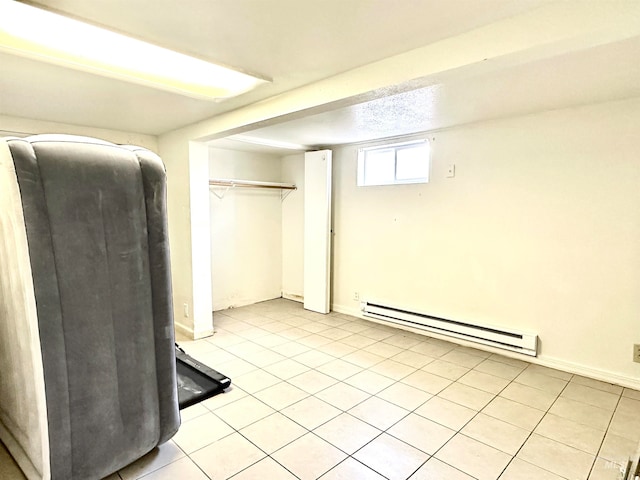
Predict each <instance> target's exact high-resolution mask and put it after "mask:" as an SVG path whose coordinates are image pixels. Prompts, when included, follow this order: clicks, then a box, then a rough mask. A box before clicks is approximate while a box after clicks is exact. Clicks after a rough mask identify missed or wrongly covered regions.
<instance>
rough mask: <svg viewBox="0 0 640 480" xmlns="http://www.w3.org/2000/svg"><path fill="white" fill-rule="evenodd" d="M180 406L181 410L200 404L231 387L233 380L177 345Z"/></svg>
mask: <svg viewBox="0 0 640 480" xmlns="http://www.w3.org/2000/svg"><path fill="white" fill-rule="evenodd" d="M176 367H177V368H176V370H177V373H178V404H179V405H180V410H183V409H185V408H187V407H190V406H191V405H195V404H196V403H200V402H202V401H203V400H206V399H207V398H211V397H213V396H214V395H217V394H218V393H222V392H223V391H224V389H225V388H229V386H230V385H231V379H230V378H228V377H226V376H224V375H223V374H222V373H220V372H218V371H216V370H214V369H213V368H210V367H207V366H206V365H205V364H203V363H200V362H198V361H197V360H195V359H193V358H191V357H190V356H189V355H187V354H186V353H184V350H182V349H181V348H180V347H179V346H177V345H176Z"/></svg>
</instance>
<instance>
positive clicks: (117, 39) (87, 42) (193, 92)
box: [0, 0, 269, 100]
mask: <svg viewBox="0 0 640 480" xmlns="http://www.w3.org/2000/svg"><path fill="white" fill-rule="evenodd" d="M0 51H3V52H6V53H10V54H14V55H21V56H24V57H27V58H31V59H34V60H40V61H44V62H49V63H53V64H56V65H61V66H64V67H69V68H74V69H78V70H82V71H86V72H91V73H94V74H98V75H103V76H107V77H112V78H117V79H120V80H126V81H129V82H133V83H138V84H141V85H146V86H149V87H153V88H158V89H162V90H167V91H170V92H174V93H179V94H182V95H187V96H190V97H194V98H200V99H207V100H213V99H224V98H229V97H233V96H236V95H240V94H241V93H244V92H246V91H248V90H251V89H253V88H255V87H256V86H258V85H260V84H262V83H265V82H268V81H269V80H266V79H264V78H259V77H256V76H253V75H248V74H245V73H242V72H238V71H235V70H231V69H229V68H226V67H222V66H220V65H215V64H213V63H209V62H206V61H204V60H200V59H198V58H194V57H190V56H188V55H184V54H182V53H178V52H174V51H172V50H168V49H166V48H162V47H158V46H156V45H152V44H150V43H146V42H143V41H140V40H136V39H134V38H131V37H127V36H125V35H122V34H119V33H115V32H112V31H109V30H105V29H103V28H98V27H96V26H93V25H89V24H86V23H83V22H80V21H78V20H74V19H71V18H68V17H65V16H62V15H58V14H56V13H52V12H50V11H47V10H41V9H39V8H35V7H32V6H30V5H26V4H23V3H19V2H16V1H13V0H0Z"/></svg>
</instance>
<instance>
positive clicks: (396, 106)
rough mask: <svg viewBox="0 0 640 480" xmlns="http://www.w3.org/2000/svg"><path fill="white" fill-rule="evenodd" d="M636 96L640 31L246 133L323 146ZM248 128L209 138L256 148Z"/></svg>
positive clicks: (221, 144) (228, 145)
mask: <svg viewBox="0 0 640 480" xmlns="http://www.w3.org/2000/svg"><path fill="white" fill-rule="evenodd" d="M632 97H640V37H635V38H632V39H629V40H625V41H621V42H615V43H610V44H606V45H602V46H599V47H595V48H590V49H586V50H579V51H576V52H572V53H571V54H565V55H559V56H556V57H552V58H545V59H543V60H539V61H535V62H530V63H525V64H521V65H517V66H513V67H509V68H505V69H500V70H497V71H491V72H490V73H485V74H481V75H476V76H472V77H465V78H463V79H457V80H453V81H449V82H447V83H446V84H436V85H431V86H428V87H423V88H419V89H415V90H410V91H407V92H403V93H399V94H396V95H391V96H387V97H383V98H380V99H377V100H372V101H369V102H365V103H360V104H356V105H352V106H348V107H344V108H339V109H336V110H332V111H329V112H324V113H320V114H316V115H310V116H308V117H306V118H302V119H298V120H293V121H289V122H283V123H279V124H275V125H272V126H268V127H264V128H260V129H255V130H253V131H251V132H250V133H249V134H247V135H250V136H251V137H252V139H257V138H264V139H267V140H274V139H279V140H285V141H287V142H291V143H294V144H302V145H307V146H311V147H316V148H318V147H323V146H332V145H340V144H346V143H358V142H366V141H371V140H375V139H381V138H391V137H397V136H403V135H410V134H412V133H418V132H425V131H433V130H437V129H442V128H446V127H450V126H454V125H461V124H468V123H473V122H477V121H480V120H489V119H497V118H503V117H508V116H515V115H526V114H530V113H535V112H541V111H547V110H554V109H559V108H568V107H573V106H579V105H585V104H589V103H598V102H605V101H614V100H622V99H626V98H632ZM244 135H245V134H243V135H238V136H230V137H228V138H226V139H221V140H214V141H213V142H210V143H211V144H212V145H214V146H216V147H219V148H232V149H240V150H256V147H255V145H251V144H244V145H243V142H242V141H237V140H235V139H236V138H239V139H240V138H242V137H243V136H244ZM262 151H264V152H271V153H286V150H283V149H277V150H275V149H273V148H265V149H263V150H262Z"/></svg>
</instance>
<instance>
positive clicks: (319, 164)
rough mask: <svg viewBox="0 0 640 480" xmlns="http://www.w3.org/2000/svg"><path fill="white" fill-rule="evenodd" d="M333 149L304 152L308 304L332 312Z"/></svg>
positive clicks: (305, 295) (306, 292)
mask: <svg viewBox="0 0 640 480" xmlns="http://www.w3.org/2000/svg"><path fill="white" fill-rule="evenodd" d="M330 266H331V150H320V151H318V152H307V153H305V154H304V308H306V309H307V310H313V311H314V312H319V313H329V311H330V309H331V303H330V298H329V297H330V280H331V279H330Z"/></svg>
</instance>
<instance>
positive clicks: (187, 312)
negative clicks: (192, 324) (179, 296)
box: [182, 303, 189, 318]
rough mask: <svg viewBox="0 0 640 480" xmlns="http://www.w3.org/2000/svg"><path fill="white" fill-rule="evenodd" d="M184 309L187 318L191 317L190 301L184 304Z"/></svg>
mask: <svg viewBox="0 0 640 480" xmlns="http://www.w3.org/2000/svg"><path fill="white" fill-rule="evenodd" d="M182 310H183V311H184V316H185V317H186V318H189V304H188V303H184V304H183V305H182Z"/></svg>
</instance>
